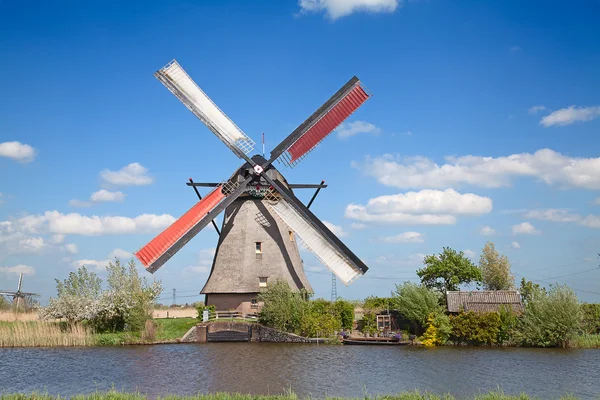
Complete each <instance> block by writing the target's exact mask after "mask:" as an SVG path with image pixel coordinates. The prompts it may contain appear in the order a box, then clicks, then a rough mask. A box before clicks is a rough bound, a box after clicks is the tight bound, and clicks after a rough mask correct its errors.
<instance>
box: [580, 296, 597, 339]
mask: <svg viewBox="0 0 600 400" xmlns="http://www.w3.org/2000/svg"><path fill="white" fill-rule="evenodd" d="M581 312H582V314H583V315H582V328H583V330H584V331H585V332H586V333H590V334H600V304H598V303H595V304H588V303H584V304H582V305H581Z"/></svg>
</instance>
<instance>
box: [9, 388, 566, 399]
mask: <svg viewBox="0 0 600 400" xmlns="http://www.w3.org/2000/svg"><path fill="white" fill-rule="evenodd" d="M534 398H535V397H530V396H529V395H527V394H524V393H523V394H519V395H516V396H512V395H507V394H504V392H502V391H501V390H498V391H493V392H489V393H485V394H479V395H476V396H472V397H469V399H473V400H528V399H534ZM62 399H66V397H59V396H50V395H48V394H44V393H32V394H3V395H0V400H62ZM70 399H73V400H145V399H146V396H145V395H143V394H141V393H139V392H119V391H116V390H111V391H108V392H95V393H91V394H88V395H76V396H70ZM308 399H310V398H309V397H301V396H298V395H296V394H295V393H293V392H287V393H286V394H283V395H269V396H260V395H247V394H239V393H215V394H198V395H196V396H177V395H169V396H162V397H158V400H308ZM313 399H314V398H313ZM326 399H327V400H351V399H343V398H340V397H327V398H326ZM442 399H443V400H453V399H454V397H453V396H452V395H450V394H443V395H437V394H433V393H429V392H419V391H413V392H404V393H399V394H396V395H391V396H389V395H386V396H367V395H365V396H364V397H361V398H357V399H353V400H442ZM560 399H561V400H576V399H577V398H576V397H573V396H571V395H564V396H562V397H560Z"/></svg>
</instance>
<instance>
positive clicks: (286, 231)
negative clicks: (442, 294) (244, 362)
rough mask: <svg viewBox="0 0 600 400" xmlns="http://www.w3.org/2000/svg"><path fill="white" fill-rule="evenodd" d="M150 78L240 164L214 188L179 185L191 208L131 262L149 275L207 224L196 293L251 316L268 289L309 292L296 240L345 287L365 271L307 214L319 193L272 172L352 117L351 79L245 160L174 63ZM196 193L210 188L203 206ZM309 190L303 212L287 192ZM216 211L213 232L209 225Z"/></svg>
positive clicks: (222, 121) (246, 143) (358, 97)
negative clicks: (206, 263) (206, 258)
mask: <svg viewBox="0 0 600 400" xmlns="http://www.w3.org/2000/svg"><path fill="white" fill-rule="evenodd" d="M154 76H155V77H156V78H157V79H158V80H159V81H160V82H161V83H162V84H163V85H164V86H165V87H166V88H167V89H169V91H171V92H172V93H173V94H174V95H175V96H176V97H177V98H178V99H179V100H180V101H181V102H182V103H183V104H184V105H185V106H186V107H187V108H188V109H189V110H190V111H191V112H192V113H193V114H194V115H196V117H198V119H200V120H201V121H202V122H203V123H204V124H205V125H206V126H207V127H208V128H209V129H210V130H211V131H212V132H213V133H214V134H215V135H216V136H217V137H218V138H219V139H221V141H222V142H223V143H224V144H225V145H226V146H227V147H229V149H230V150H231V151H232V152H233V153H234V154H235V155H236V156H238V157H239V158H241V159H242V160H243V161H244V164H243V165H242V166H241V167H240V168H239V169H237V170H236V171H235V172H234V173H233V175H231V177H230V178H229V179H227V180H225V181H223V182H220V183H195V182H193V180H192V179H190V182H188V183H187V185H188V186H192V187H193V188H194V190H195V191H196V194H197V195H198V198H199V201H198V202H197V203H196V204H195V205H194V206H193V207H192V208H191V209H190V210H188V211H187V212H186V213H185V214H183V215H182V216H181V217H180V218H179V219H178V220H176V221H175V222H174V223H173V224H172V225H171V226H169V227H167V228H166V229H165V230H164V231H163V232H162V233H160V234H159V235H158V236H156V237H155V238H154V239H152V240H151V241H150V242H149V243H148V244H146V245H145V246H144V247H142V248H141V249H140V250H138V251H137V252H136V253H135V255H136V257H137V258H138V259H139V260H140V262H141V263H142V264H143V265H144V266H145V267H146V270H147V271H149V272H150V273H154V272H155V271H156V270H157V269H158V268H160V267H161V266H162V265H163V264H164V263H165V262H167V261H168V260H169V259H170V258H171V257H172V256H173V255H175V253H177V251H179V250H180V249H181V248H182V247H183V246H184V245H185V244H187V243H188V242H189V241H190V240H191V239H192V238H193V237H194V236H195V235H196V234H198V232H200V231H201V230H202V229H203V228H204V227H206V226H207V225H208V224H209V223H211V222H212V224H213V225H214V227H215V229H216V230H217V232H218V234H219V243H218V245H217V249H216V253H215V257H214V260H213V264H212V268H211V272H210V275H209V278H208V280H207V282H206V284H205V286H204V288H203V289H202V291H201V293H203V294H206V304H207V305H211V304H213V305H215V307H216V309H217V310H231V309H236V310H238V311H242V310H247V308H256V307H257V306H258V304H257V302H256V298H255V297H256V295H257V294H258V293H260V291H262V290H265V288H266V287H268V282H272V281H273V280H275V279H278V278H282V279H284V280H287V281H288V283H289V284H290V286H291V287H293V288H296V289H301V288H304V289H306V290H307V291H309V292H311V291H312V289H311V287H310V284H309V282H308V280H307V279H306V276H305V274H304V268H303V266H302V260H301V258H300V255H299V252H298V247H297V241H296V239H299V240H300V241H301V242H303V244H304V246H305V247H306V248H307V249H308V250H310V251H311V252H312V253H313V254H314V255H315V256H316V257H317V258H318V259H319V260H320V261H321V262H322V263H323V264H324V265H325V266H326V267H327V268H329V269H330V270H331V271H332V272H333V273H334V274H335V275H336V276H337V277H338V278H339V279H340V280H341V281H342V282H343V283H344V284H345V285H349V284H350V283H351V282H353V281H354V280H355V279H356V278H358V277H359V276H360V275H363V274H364V273H365V272H366V271H367V269H368V268H367V266H366V265H365V264H364V263H363V262H362V261H361V260H360V259H359V258H358V257H357V256H356V255H355V254H354V253H353V252H352V251H351V250H350V249H348V247H346V245H345V244H344V243H342V242H341V241H340V240H339V239H338V237H337V236H335V235H334V234H333V233H332V232H331V230H330V229H328V228H327V226H325V224H323V222H322V221H321V220H320V219H319V218H318V217H317V216H315V215H314V214H313V213H312V212H311V211H310V210H309V207H310V205H311V203H312V201H313V200H314V198H315V197H316V195H317V193H318V191H319V189H320V188H322V187H326V185H324V182H321V184H320V185H308V184H296V185H295V184H290V183H288V182H287V180H286V179H285V178H284V177H283V175H282V174H281V173H280V172H279V171H278V170H277V169H276V168H275V166H274V165H273V163H274V161H277V162H278V163H279V164H283V165H284V166H286V167H290V168H292V167H294V166H296V165H297V164H298V163H299V162H300V161H301V160H302V159H304V157H305V156H306V155H307V154H308V153H309V152H310V151H312V150H313V149H314V148H315V147H316V146H317V145H318V144H319V143H320V142H321V141H322V140H323V139H324V138H325V137H326V136H328V135H329V134H330V133H331V132H332V131H333V130H334V129H335V128H336V127H337V126H338V125H339V124H341V123H342V122H343V121H344V120H345V119H346V118H347V117H348V116H350V114H352V113H353V112H354V111H355V110H356V109H358V108H359V107H360V106H361V105H362V104H363V103H364V102H365V101H366V100H367V99H368V98H369V97H370V94H369V92H367V90H366V88H365V87H364V86H363V85H362V83H361V82H360V80H359V79H358V78H357V77H352V78H351V79H350V80H349V81H348V82H347V83H346V84H345V85H344V86H342V88H340V89H339V90H338V91H337V92H336V93H335V94H334V95H333V96H332V97H331V98H330V99H329V100H327V101H326V102H325V103H324V104H323V105H322V106H321V107H320V108H319V109H318V110H317V111H316V112H314V113H313V114H312V115H311V116H310V117H309V118H308V119H307V120H306V121H304V122H303V123H302V124H300V126H298V128H296V129H295V130H294V131H293V132H292V133H291V134H290V135H289V136H288V137H287V138H285V139H284V140H283V141H282V142H281V143H280V144H279V145H278V146H277V147H275V148H274V149H273V151H272V152H271V153H270V157H269V159H268V160H267V159H266V158H265V157H263V156H262V155H254V156H249V155H248V154H249V153H251V152H252V151H253V149H254V141H253V140H252V139H251V138H250V137H248V136H247V135H246V134H245V133H244V132H242V130H241V129H240V128H238V127H237V125H235V123H234V122H233V121H231V120H230V119H229V117H227V116H226V115H225V114H224V113H223V112H222V111H221V110H220V109H219V108H218V107H217V106H216V105H215V104H214V103H213V102H212V100H211V99H210V98H209V97H208V96H207V95H206V94H205V93H204V92H203V91H202V90H201V89H200V88H199V87H198V86H197V85H196V83H195V82H194V81H193V80H192V79H191V78H190V76H189V75H188V74H187V73H186V72H185V71H184V69H183V68H182V67H181V66H180V65H179V63H178V62H177V61H176V60H173V61H171V62H170V63H169V64H167V65H166V66H165V67H163V68H161V69H160V70H158V71H157V72H156V73H155V74H154ZM198 186H205V187H214V189H213V190H212V191H211V192H210V193H208V194H207V195H206V196H205V197H204V198H202V196H201V195H200V193H199V192H198V190H197V187H198ZM310 187H312V188H317V192H316V193H315V194H314V196H313V198H312V199H311V201H310V202H309V204H308V205H307V206H305V205H304V204H303V203H302V202H301V201H300V200H299V199H298V198H297V197H296V196H295V195H294V192H293V189H295V188H310ZM223 211H224V218H223V224H222V228H221V231H219V229H218V228H217V226H216V224H215V222H214V221H213V220H214V219H215V217H217V216H218V215H219V214H220V213H221V212H223Z"/></svg>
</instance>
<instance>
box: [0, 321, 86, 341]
mask: <svg viewBox="0 0 600 400" xmlns="http://www.w3.org/2000/svg"><path fill="white" fill-rule="evenodd" d="M94 344H96V342H95V339H94V336H93V334H92V332H91V330H90V329H88V328H86V327H84V326H83V325H80V324H72V325H67V326H64V327H61V326H60V325H59V324H58V323H56V322H43V321H16V322H11V323H0V347H58V346H91V345H94Z"/></svg>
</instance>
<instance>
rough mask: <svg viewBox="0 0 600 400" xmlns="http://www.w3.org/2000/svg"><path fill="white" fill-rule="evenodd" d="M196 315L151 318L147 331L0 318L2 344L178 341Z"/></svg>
mask: <svg viewBox="0 0 600 400" xmlns="http://www.w3.org/2000/svg"><path fill="white" fill-rule="evenodd" d="M196 323H197V320H196V319H195V318H177V319H172V318H169V319H155V320H148V321H147V323H146V327H145V329H144V330H143V331H137V332H136V331H120V332H95V331H94V330H93V329H92V328H91V327H90V326H89V325H86V324H84V323H67V322H64V321H62V322H57V321H11V322H6V321H4V322H1V321H0V347H56V346H118V345H127V344H150V343H171V342H173V343H176V342H177V341H179V339H181V337H182V336H183V335H184V334H185V333H186V332H187V331H188V330H189V329H190V328H191V327H192V326H194V325H196Z"/></svg>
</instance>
